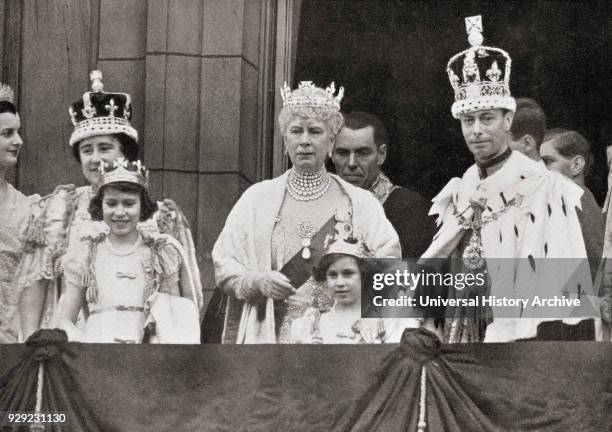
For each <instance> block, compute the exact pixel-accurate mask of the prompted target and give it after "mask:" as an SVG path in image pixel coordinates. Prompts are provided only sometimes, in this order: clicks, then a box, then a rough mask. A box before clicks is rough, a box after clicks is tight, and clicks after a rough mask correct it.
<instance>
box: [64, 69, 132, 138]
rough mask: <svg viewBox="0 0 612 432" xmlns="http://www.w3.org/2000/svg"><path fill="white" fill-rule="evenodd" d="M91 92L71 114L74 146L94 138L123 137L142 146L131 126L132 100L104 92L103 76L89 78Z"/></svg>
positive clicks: (97, 75) (91, 74) (77, 102)
mask: <svg viewBox="0 0 612 432" xmlns="http://www.w3.org/2000/svg"><path fill="white" fill-rule="evenodd" d="M89 79H90V80H91V91H89V92H85V93H83V96H82V97H81V98H80V99H79V100H77V101H76V102H74V103H73V104H72V105H71V106H70V108H69V109H68V112H69V113H70V119H71V120H72V124H73V125H74V131H73V133H72V135H71V136H70V145H71V146H73V145H74V144H75V143H78V142H79V141H81V140H83V139H85V138H89V137H92V136H99V135H111V134H116V133H123V134H125V135H127V136H128V137H130V138H132V139H133V140H134V141H135V142H138V132H136V129H134V128H133V127H132V125H131V124H130V120H131V118H132V99H131V97H130V95H129V94H127V93H115V92H113V93H109V92H105V91H104V83H103V82H102V72H101V71H99V70H95V71H92V72H91V73H90V74H89Z"/></svg>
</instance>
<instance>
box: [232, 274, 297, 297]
mask: <svg viewBox="0 0 612 432" xmlns="http://www.w3.org/2000/svg"><path fill="white" fill-rule="evenodd" d="M241 279H242V280H241V281H240V285H239V287H238V288H237V289H236V297H237V298H239V299H240V300H248V299H251V298H253V297H256V296H257V295H258V294H260V295H263V296H264V297H271V298H273V299H275V300H281V299H285V298H287V297H289V296H290V295H293V294H295V288H293V286H292V285H291V282H290V281H289V279H288V278H287V276H285V275H284V274H282V273H280V272H277V271H272V270H271V271H266V272H248V274H246V275H244V276H243V277H242V278H241Z"/></svg>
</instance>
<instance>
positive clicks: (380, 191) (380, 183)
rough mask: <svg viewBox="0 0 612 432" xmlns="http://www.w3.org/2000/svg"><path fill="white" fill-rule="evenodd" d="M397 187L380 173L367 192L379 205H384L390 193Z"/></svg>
mask: <svg viewBox="0 0 612 432" xmlns="http://www.w3.org/2000/svg"><path fill="white" fill-rule="evenodd" d="M396 188H397V186H395V185H394V184H393V183H391V180H389V178H388V177H387V176H386V175H384V174H383V173H382V171H381V172H380V173H378V177H376V180H374V183H372V186H370V189H369V191H370V192H372V195H374V197H375V198H376V199H377V200H378V201H379V202H380V203H381V204H384V203H385V201H386V200H387V198H389V195H390V194H391V192H393V191H394V190H395V189H396Z"/></svg>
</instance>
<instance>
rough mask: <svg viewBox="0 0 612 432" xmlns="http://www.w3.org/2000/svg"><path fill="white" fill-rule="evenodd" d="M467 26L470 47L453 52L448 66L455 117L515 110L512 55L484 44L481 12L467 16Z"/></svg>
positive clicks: (452, 109)
mask: <svg viewBox="0 0 612 432" xmlns="http://www.w3.org/2000/svg"><path fill="white" fill-rule="evenodd" d="M465 29H466V31H467V34H468V42H469V44H470V47H469V48H468V49H466V50H464V51H462V52H460V53H458V54H456V55H454V56H453V57H452V58H451V59H450V60H449V62H448V65H447V67H446V72H447V74H448V78H449V81H450V83H451V86H452V88H453V91H454V93H455V103H453V106H452V108H451V111H452V114H453V117H455V118H459V117H460V115H461V114H462V113H468V112H474V111H479V110H484V109H497V108H501V109H507V110H509V111H514V110H515V109H516V102H515V100H514V98H513V97H512V96H511V95H510V70H511V66H512V60H511V59H510V55H508V53H507V52H506V51H504V50H502V49H500V48H495V47H488V46H483V45H482V43H483V41H484V38H483V36H482V31H483V25H482V17H481V16H480V15H477V16H473V17H467V18H466V19H465Z"/></svg>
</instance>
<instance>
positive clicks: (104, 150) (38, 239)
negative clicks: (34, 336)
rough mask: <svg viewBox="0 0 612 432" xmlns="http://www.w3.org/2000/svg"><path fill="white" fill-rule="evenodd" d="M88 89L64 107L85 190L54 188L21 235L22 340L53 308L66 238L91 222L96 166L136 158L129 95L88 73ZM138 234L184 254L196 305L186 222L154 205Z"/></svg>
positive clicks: (69, 241) (170, 208)
mask: <svg viewBox="0 0 612 432" xmlns="http://www.w3.org/2000/svg"><path fill="white" fill-rule="evenodd" d="M90 78H91V81H92V86H91V87H92V91H90V92H86V93H84V94H83V96H82V98H80V99H78V100H77V101H76V102H74V103H73V104H72V106H71V107H70V109H69V113H70V118H71V120H72V123H73V125H74V131H73V132H72V135H71V136H70V146H71V147H72V152H73V154H74V157H75V159H76V160H77V162H78V163H79V164H80V166H81V171H82V172H83V176H84V177H85V180H86V181H87V185H86V186H81V187H75V186H74V185H61V186H58V187H57V188H56V189H55V190H54V191H53V193H52V194H50V195H48V196H46V197H44V198H43V199H42V200H41V201H40V202H39V204H38V205H37V206H36V208H35V211H36V213H35V215H34V216H33V218H32V220H31V221H30V223H29V227H28V232H27V236H26V244H25V255H24V258H23V259H22V260H21V263H20V265H19V268H18V271H17V272H18V273H17V277H16V287H17V288H18V289H20V290H23V294H22V296H21V305H20V306H21V307H20V309H21V315H22V328H23V334H24V337H27V336H28V335H30V334H31V333H33V332H34V331H35V330H37V329H38V328H40V327H46V326H47V325H48V324H49V322H50V320H51V317H52V315H53V313H54V310H55V308H56V303H57V300H58V298H59V294H60V292H61V289H62V287H63V286H64V283H63V265H62V259H63V257H64V255H65V254H66V252H67V251H69V250H70V249H71V248H72V247H73V244H74V242H78V241H79V240H78V238H77V237H78V236H76V235H71V234H73V233H75V232H77V231H78V229H79V227H80V226H81V225H84V224H85V225H86V224H88V223H90V221H91V215H90V214H89V211H88V208H89V203H90V201H91V199H92V198H93V197H94V196H95V194H96V191H97V189H98V187H99V185H100V180H101V174H100V166H101V164H102V163H106V164H112V163H113V162H114V161H116V160H117V159H119V158H125V159H128V160H130V161H135V160H136V159H137V158H138V132H137V131H136V129H134V128H133V127H132V125H131V124H130V119H131V117H132V103H131V98H130V95H129V94H126V93H108V92H104V91H103V90H104V85H103V83H102V73H101V72H100V71H93V72H92V73H91V74H90ZM139 229H140V230H149V231H154V232H161V233H166V234H170V235H172V236H173V237H175V238H176V239H177V240H178V241H179V242H180V243H181V245H182V247H183V249H184V250H185V252H186V256H187V258H188V259H187V260H186V262H185V263H184V265H185V266H187V267H189V274H190V275H191V276H192V278H193V280H192V284H191V285H192V286H193V287H195V288H194V289H195V294H196V295H197V297H198V303H199V304H198V307H201V298H202V292H201V282H200V275H199V271H198V267H197V263H196V258H195V248H194V245H193V240H192V236H191V231H190V230H189V226H188V224H187V220H186V219H185V217H184V216H183V215H182V213H181V212H180V210H179V209H178V208H177V207H176V204H174V203H173V202H172V201H170V200H165V201H164V202H161V203H159V210H158V211H157V212H156V213H155V215H153V217H152V218H151V219H149V220H148V221H147V222H143V223H141V224H140V225H139Z"/></svg>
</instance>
